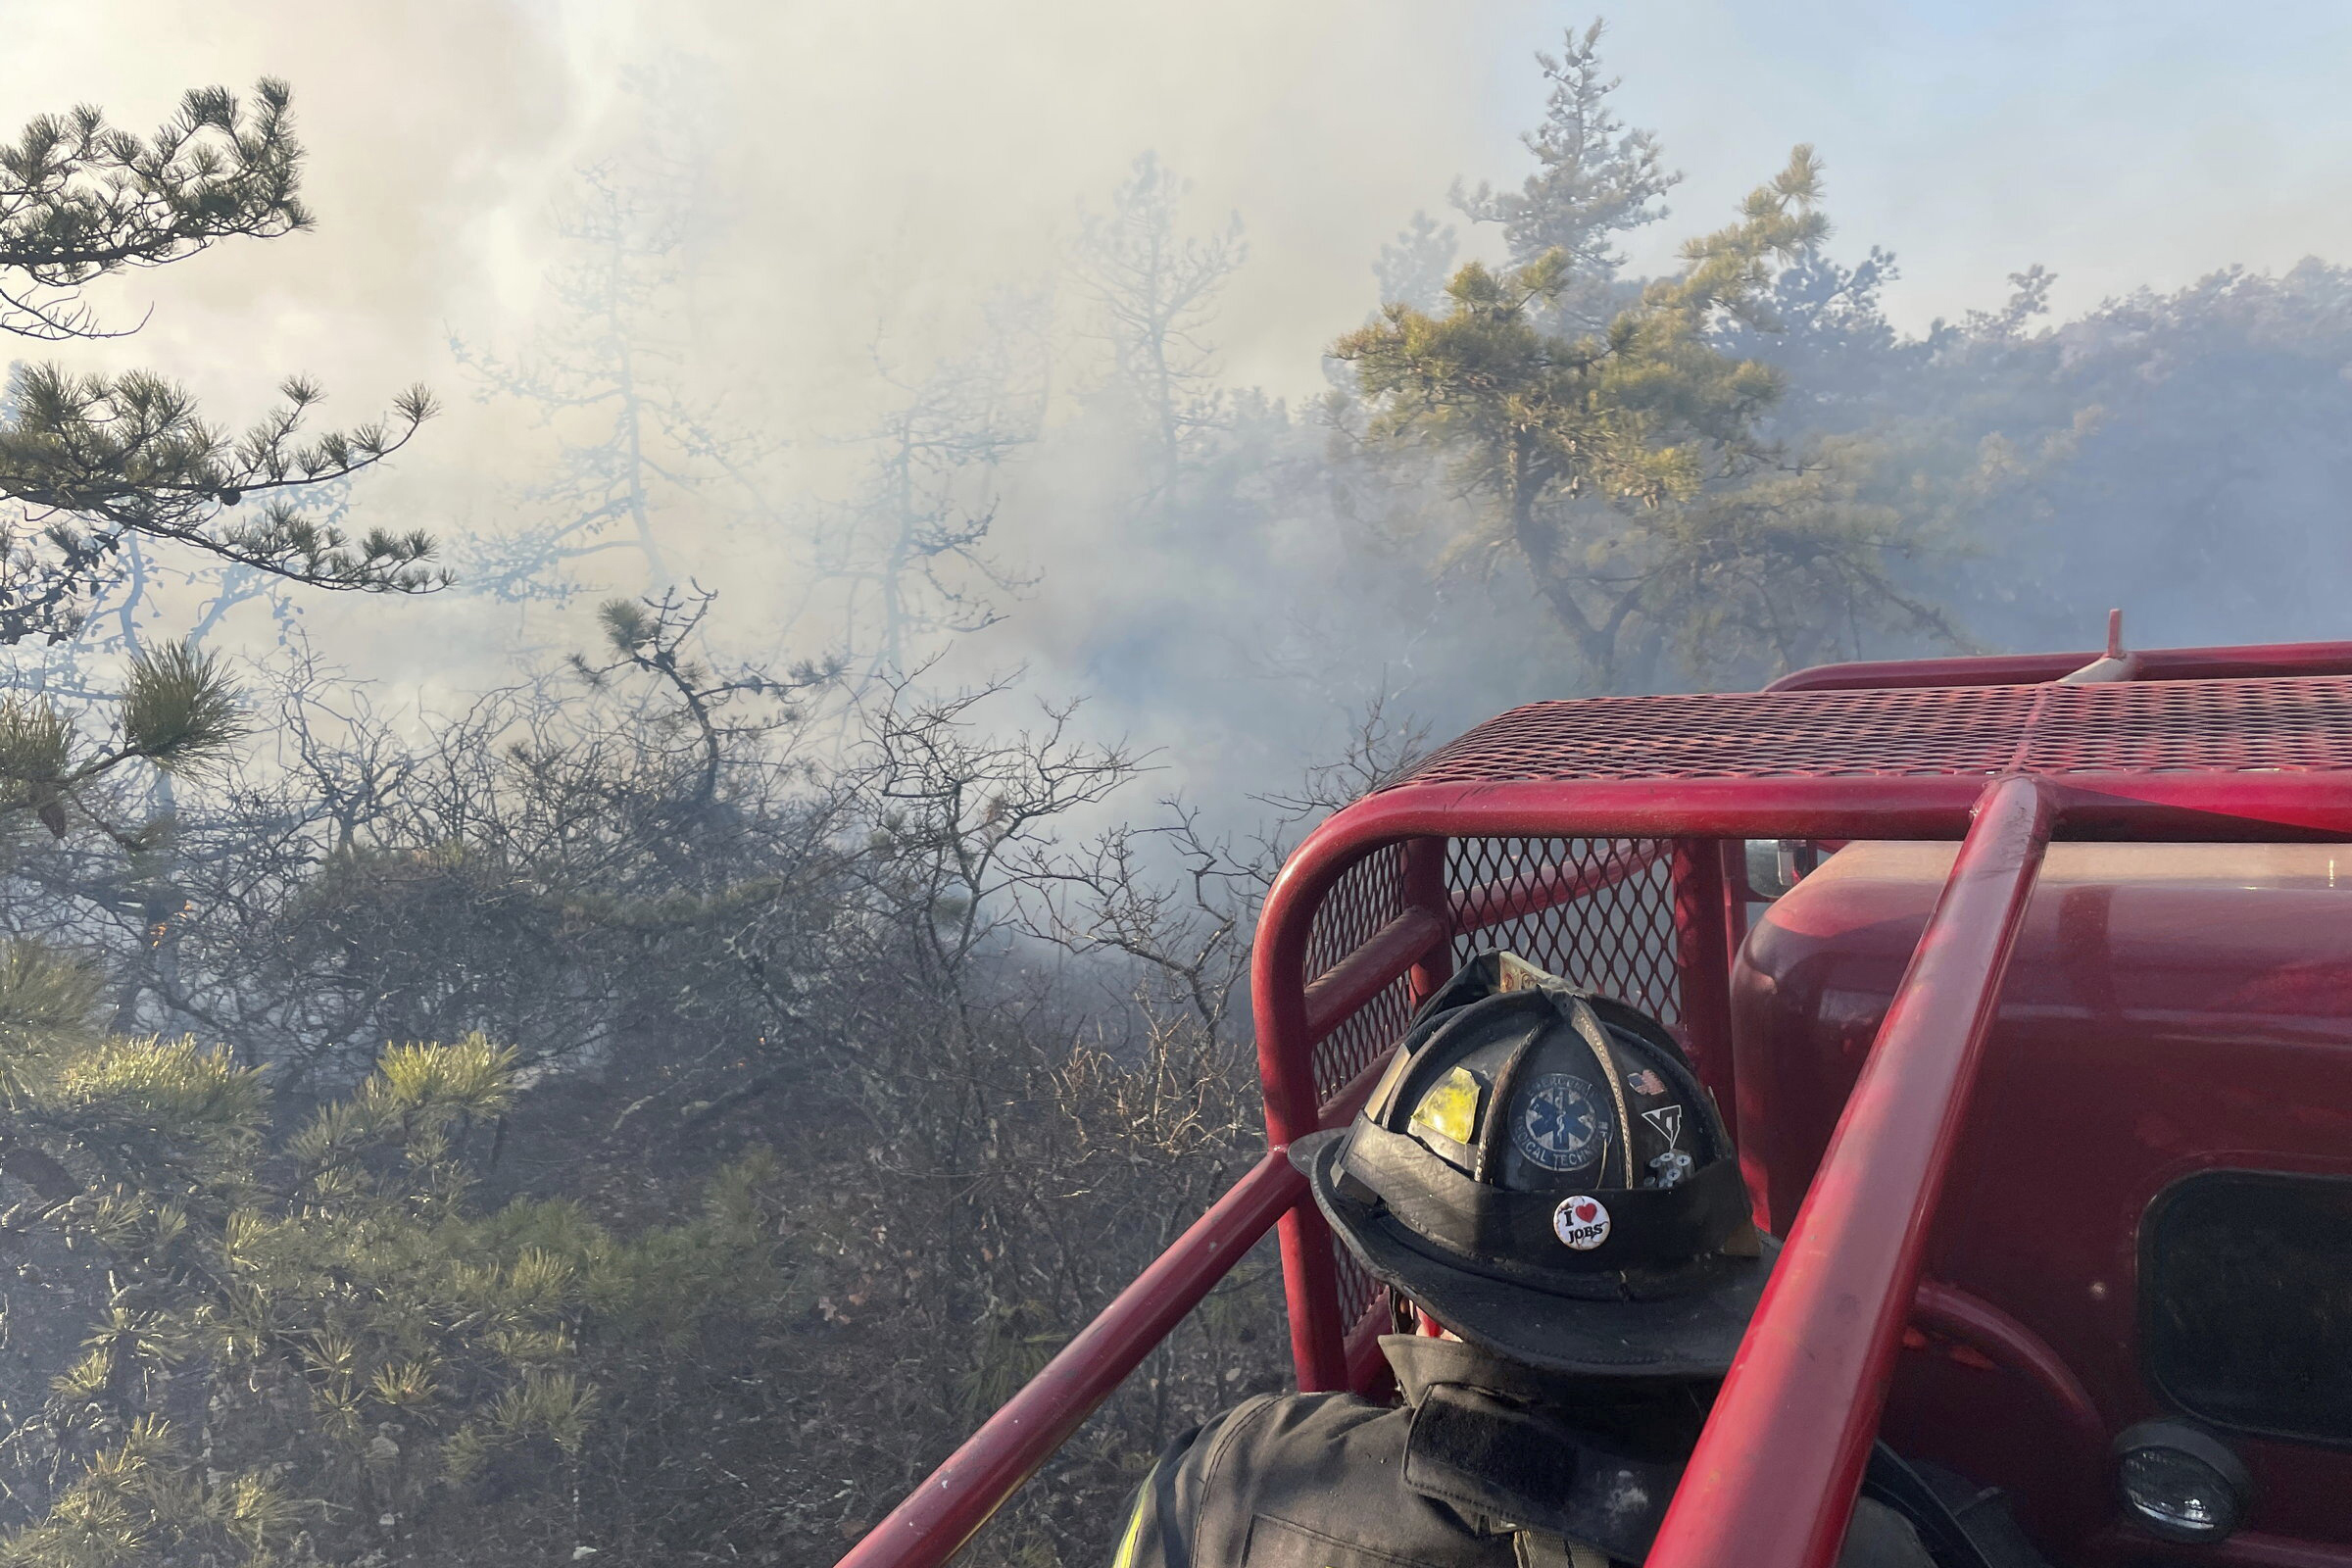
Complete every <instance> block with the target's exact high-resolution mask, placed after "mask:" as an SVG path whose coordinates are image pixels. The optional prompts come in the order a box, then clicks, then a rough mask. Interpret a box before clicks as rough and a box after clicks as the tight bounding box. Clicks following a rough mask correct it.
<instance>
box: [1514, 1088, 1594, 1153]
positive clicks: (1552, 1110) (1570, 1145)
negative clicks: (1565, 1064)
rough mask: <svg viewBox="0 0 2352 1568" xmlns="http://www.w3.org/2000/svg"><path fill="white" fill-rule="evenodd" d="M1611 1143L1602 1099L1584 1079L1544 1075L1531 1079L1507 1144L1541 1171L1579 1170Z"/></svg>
mask: <svg viewBox="0 0 2352 1568" xmlns="http://www.w3.org/2000/svg"><path fill="white" fill-rule="evenodd" d="M1608 1141H1609V1113H1608V1112H1607V1111H1606V1110H1604V1109H1602V1108H1601V1103H1600V1095H1599V1092H1598V1091H1597V1090H1595V1089H1594V1088H1593V1086H1592V1085H1591V1084H1589V1083H1587V1082H1585V1081H1584V1080H1583V1079H1582V1078H1575V1077H1571V1076H1570V1075H1568V1074H1567V1073H1564V1072H1553V1073H1545V1074H1544V1076H1543V1077H1541V1078H1539V1079H1537V1080H1536V1081H1535V1085H1534V1087H1533V1088H1532V1089H1531V1090H1530V1091H1529V1093H1528V1097H1527V1102H1526V1103H1525V1104H1524V1105H1523V1106H1521V1108H1520V1111H1519V1119H1518V1121H1517V1122H1516V1123H1514V1124H1513V1125H1512V1127H1511V1142H1512V1143H1513V1144H1514V1145H1515V1146H1517V1148H1518V1150H1519V1152H1520V1153H1522V1154H1524V1155H1526V1156H1527V1157H1528V1159H1529V1160H1530V1161H1531V1162H1532V1163H1534V1164H1537V1165H1541V1166H1542V1167H1543V1168H1544V1169H1545V1170H1578V1169H1581V1168H1582V1167H1584V1166H1587V1165H1590V1164H1592V1163H1593V1161H1595V1160H1597V1159H1599V1158H1600V1154H1601V1151H1602V1150H1603V1149H1604V1148H1606V1147H1607V1145H1608Z"/></svg>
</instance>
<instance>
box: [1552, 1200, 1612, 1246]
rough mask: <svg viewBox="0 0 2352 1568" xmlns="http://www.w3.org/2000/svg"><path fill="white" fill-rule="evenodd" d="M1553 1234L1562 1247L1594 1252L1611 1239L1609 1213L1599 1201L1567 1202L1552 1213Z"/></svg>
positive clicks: (1561, 1203) (1562, 1203) (1561, 1202)
mask: <svg viewBox="0 0 2352 1568" xmlns="http://www.w3.org/2000/svg"><path fill="white" fill-rule="evenodd" d="M1551 1233H1552V1234H1553V1235H1554V1236H1557V1237H1558V1238H1559V1239H1560V1245H1561V1246H1563V1247H1572V1248H1574V1249H1575V1250H1578V1251H1580V1252H1590V1251H1591V1250H1593V1249H1594V1248H1595V1247H1598V1246H1599V1245H1600V1244H1601V1243H1603V1242H1605V1241H1607V1240H1608V1239H1609V1211H1608V1209H1607V1208H1606V1207H1605V1206H1603V1205H1602V1203H1601V1201H1600V1200H1599V1199H1597V1198H1588V1197H1584V1196H1581V1195H1580V1196H1578V1197H1575V1198H1563V1199H1561V1200H1560V1206H1559V1207H1557V1208H1555V1209H1553V1210H1552V1211H1551Z"/></svg>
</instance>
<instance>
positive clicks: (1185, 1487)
mask: <svg viewBox="0 0 2352 1568" xmlns="http://www.w3.org/2000/svg"><path fill="white" fill-rule="evenodd" d="M1380 1343H1381V1348H1382V1349H1383V1350H1384V1351H1386V1352H1387V1354H1388V1358H1389V1364H1390V1365H1391V1366H1393V1367H1394V1368H1395V1369H1396V1372H1397V1386H1398V1388H1399V1389H1400V1390H1401V1391H1402V1392H1403V1395H1404V1401H1405V1402H1404V1404H1403V1405H1402V1406H1401V1407H1391V1406H1385V1405H1377V1404H1371V1403H1368V1402H1366V1401H1365V1400H1363V1399H1359V1398H1357V1397H1354V1396H1352V1395H1346V1394H1293V1395H1266V1396H1261V1397H1257V1398H1254V1399H1250V1400H1248V1401H1246V1402H1245V1403H1243V1404H1240V1405H1237V1406H1236V1407H1235V1408H1233V1409H1232V1410H1230V1411H1227V1412H1226V1413H1225V1414H1224V1415H1222V1416H1220V1417H1218V1418H1217V1419H1216V1420H1214V1421H1211V1422H1209V1423H1208V1424H1207V1425H1206V1426H1204V1427H1202V1428H1201V1430H1200V1431H1199V1432H1197V1433H1195V1434H1194V1435H1193V1436H1192V1437H1191V1438H1190V1439H1189V1440H1184V1441H1180V1442H1179V1443H1178V1444H1177V1445H1175V1446H1171V1448H1170V1449H1169V1451H1168V1452H1167V1453H1165V1454H1163V1455H1162V1456H1161V1458H1160V1460H1159V1462H1158V1464H1157V1465H1155V1466H1154V1467H1153V1468H1152V1473H1151V1475H1149V1476H1147V1477H1146V1478H1145V1481H1144V1485H1143V1488H1142V1491H1141V1493H1140V1495H1138V1497H1137V1499H1136V1503H1135V1507H1134V1510H1133V1511H1132V1513H1131V1514H1130V1515H1129V1517H1128V1519H1127V1523H1126V1528H1125V1530H1124V1532H1123V1533H1122V1534H1121V1536H1120V1540H1119V1546H1118V1555H1117V1557H1116V1559H1115V1560H1114V1564H1113V1568H1600V1565H1601V1564H1603V1563H1605V1562H1612V1561H1614V1562H1637V1563H1638V1562H1640V1561H1641V1560H1642V1557H1643V1556H1645V1555H1647V1553H1648V1549H1649V1543H1650V1539H1651V1537H1652V1536H1653V1535H1654V1534H1655V1533H1656V1530H1657V1525H1658V1520H1659V1519H1660V1517H1661V1516H1662V1515H1663V1514H1664V1511H1665V1506H1666V1502H1667V1499H1668V1498H1669V1497H1671V1496H1672V1495H1673V1491H1674V1483H1675V1481H1676V1479H1677V1477H1678V1475H1679V1466H1673V1465H1665V1464H1657V1463H1651V1462H1645V1461H1643V1460H1642V1459H1640V1458H1638V1457H1634V1456H1631V1455H1628V1454H1624V1453H1621V1452H1613V1451H1611V1449H1610V1447H1608V1446H1603V1444H1602V1443H1601V1442H1600V1441H1598V1440H1595V1439H1593V1438H1592V1437H1590V1436H1588V1435H1587V1434H1584V1433H1582V1432H1580V1431H1579V1430H1578V1429H1577V1427H1576V1426H1575V1424H1574V1423H1575V1413H1574V1411H1573V1410H1571V1409H1566V1408H1562V1407H1560V1406H1559V1405H1558V1404H1557V1402H1556V1400H1557V1395H1556V1393H1554V1394H1553V1395H1552V1399H1551V1400H1550V1401H1547V1400H1546V1399H1545V1394H1546V1389H1545V1385H1544V1380H1543V1379H1542V1377H1541V1376H1540V1375H1539V1374H1536V1373H1533V1372H1531V1371H1529V1370H1528V1369H1525V1368H1522V1367H1518V1366H1515V1365H1513V1364H1511V1363H1508V1362H1504V1361H1499V1360H1497V1359H1496V1358H1495V1357H1494V1356H1492V1355H1489V1354H1488V1353H1486V1352H1485V1351H1483V1350H1480V1349H1478V1348H1475V1347H1473V1346H1469V1345H1465V1344H1462V1343H1461V1342H1459V1341H1455V1340H1435V1339H1420V1338H1414V1337H1410V1336H1403V1335H1392V1336H1390V1337H1388V1338H1386V1339H1383V1340H1382V1341H1381V1342H1380ZM1840 1564H1841V1568H1933V1564H1934V1559H1933V1558H1932V1557H1930V1556H1929V1554H1928V1552H1927V1551H1926V1549H1925V1548H1924V1547H1922V1546H1921V1545H1920V1543H1919V1538H1918V1537H1917V1535H1916V1534H1914V1533H1913V1531H1912V1528H1911V1526H1910V1525H1909V1524H1907V1523H1906V1522H1905V1521H1904V1520H1903V1519H1902V1518H1901V1516H1899V1515H1897V1514H1895V1513H1894V1512H1893V1511H1892V1510H1890V1509H1887V1508H1886V1507H1884V1506H1882V1505H1880V1504H1878V1503H1876V1502H1873V1501H1871V1500H1870V1499H1868V1498H1864V1499H1863V1500H1862V1502H1861V1504H1860V1505H1859V1506H1858V1508H1857V1510H1856V1513H1855V1516H1854V1526H1853V1528H1852V1530H1851V1531H1849V1532H1848V1534H1847V1536H1846V1543H1845V1551H1844V1555H1843V1556H1842V1558H1841V1559H1840Z"/></svg>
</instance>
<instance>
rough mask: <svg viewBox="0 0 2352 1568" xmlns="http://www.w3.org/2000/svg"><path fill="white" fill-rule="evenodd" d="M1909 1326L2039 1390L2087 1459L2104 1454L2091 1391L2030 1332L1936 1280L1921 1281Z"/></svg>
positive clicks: (2103, 1431) (2103, 1433)
mask: <svg viewBox="0 0 2352 1568" xmlns="http://www.w3.org/2000/svg"><path fill="white" fill-rule="evenodd" d="M1911 1321H1912V1323H1913V1324H1915V1325H1917V1326H1918V1327H1920V1328H1923V1329H1929V1330H1932V1331H1934V1332H1935V1333H1937V1334H1941V1335H1943V1336H1944V1337H1945V1338H1947V1339H1952V1340H1957V1341H1959V1342H1960V1343H1961V1344H1963V1345H1966V1346H1969V1347H1970V1348H1974V1349H1976V1350H1979V1351H1982V1352H1983V1353H1984V1355H1985V1357H1986V1358H1987V1359H1988V1360H1991V1361H1992V1362H1994V1363H1995V1364H1997V1365H2000V1366H2005V1367H2008V1368H2010V1369H2011V1370H2012V1371H2015V1372H2017V1373H2020V1374H2021V1375H2023V1376H2024V1377H2026V1378H2027V1379H2029V1380H2030V1381H2031V1382H2033V1384H2034V1386H2035V1387H2037V1388H2039V1389H2040V1390H2041V1392H2042V1393H2043V1394H2044V1395H2046V1396H2047V1397H2048V1398H2049V1401H2050V1403H2051V1405H2052V1406H2053V1407H2054V1408H2055V1409H2056V1410H2057V1411H2058V1413H2059V1415H2060V1416H2062V1417H2063V1418H2064V1419H2065V1421H2066V1424H2067V1425H2068V1426H2069V1427H2071V1428H2073V1429H2074V1434H2075V1441H2076V1443H2077V1444H2079V1445H2080V1446H2081V1447H2082V1452H2084V1453H2087V1454H2099V1453H2104V1452H2105V1451H2106V1448H2107V1435H2108V1434H2107V1423H2106V1422H2105V1421H2103V1420H2101V1419H2100V1417H2099V1407H2098V1406H2097V1405H2096V1404H2094V1403H2093V1402H2091V1397H2090V1391H2089V1390H2087V1389H2085V1388H2083V1387H2082V1379H2081V1378H2079V1377H2077V1376H2075V1369H2074V1368H2073V1367H2070V1366H2068V1365H2067V1364H2066V1361H2065V1358H2064V1357H2062V1356H2060V1355H2059V1353H2058V1352H2057V1351H2056V1350H2053V1349H2051V1348H2050V1347H2049V1344H2048V1342H2047V1341H2045V1340H2043V1339H2042V1337H2041V1336H2040V1335H2038V1334H2035V1333H2034V1331H2033V1330H2032V1329H2030V1328H2027V1327H2026V1326H2025V1325H2024V1324H2023V1323H2020V1322H2019V1321H2018V1320H2017V1319H2015V1318H2013V1317H2011V1316H2010V1315H2009V1314H2008V1313H2006V1312H2004V1311H2002V1310H2001V1309H2000V1308H1999V1307H1997V1306H1994V1305H1993V1304H1992V1303H1991V1302H1990V1301H1985V1300H1980V1299H1978V1298H1976V1297H1974V1296H1971V1295H1969V1294H1968V1293H1967V1292H1966V1291H1963V1290H1960V1289H1957V1288H1956V1287H1954V1286H1950V1285H1944V1284H1940V1283H1938V1282H1936V1281H1935V1280H1922V1281H1920V1283H1919V1295H1918V1296H1917V1297H1916V1298H1915V1299H1914V1300H1913V1302H1912V1307H1911Z"/></svg>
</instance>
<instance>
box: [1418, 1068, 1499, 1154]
mask: <svg viewBox="0 0 2352 1568" xmlns="http://www.w3.org/2000/svg"><path fill="white" fill-rule="evenodd" d="M1486 1088H1487V1086H1486V1085H1485V1084H1482V1083H1480V1082H1479V1081H1478V1075H1477V1074H1476V1073H1474V1072H1472V1071H1471V1070H1470V1069H1469V1068H1467V1067H1456V1068H1454V1069H1453V1071H1451V1072H1449V1073H1447V1074H1446V1076H1445V1077H1444V1078H1441V1079H1439V1080H1438V1084H1437V1087H1436V1088H1434V1089H1432V1090H1430V1092H1429V1093H1428V1094H1426V1095H1423V1096H1422V1097H1421V1103H1420V1104H1418V1105H1416V1106H1414V1107H1413V1120H1412V1125H1413V1128H1414V1130H1415V1131H1419V1130H1421V1129H1424V1128H1426V1129H1427V1130H1428V1131H1430V1132H1433V1133H1436V1134H1437V1135H1438V1136H1439V1137H1440V1138H1446V1139H1451V1140H1452V1141H1453V1142H1454V1143H1457V1144H1461V1145H1463V1146H1465V1147H1467V1146H1468V1145H1469V1144H1470V1142H1471V1141H1472V1140H1473V1139H1474V1138H1476V1137H1477V1135H1478V1102H1479V1097H1480V1096H1481V1095H1483V1094H1485V1093H1486Z"/></svg>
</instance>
